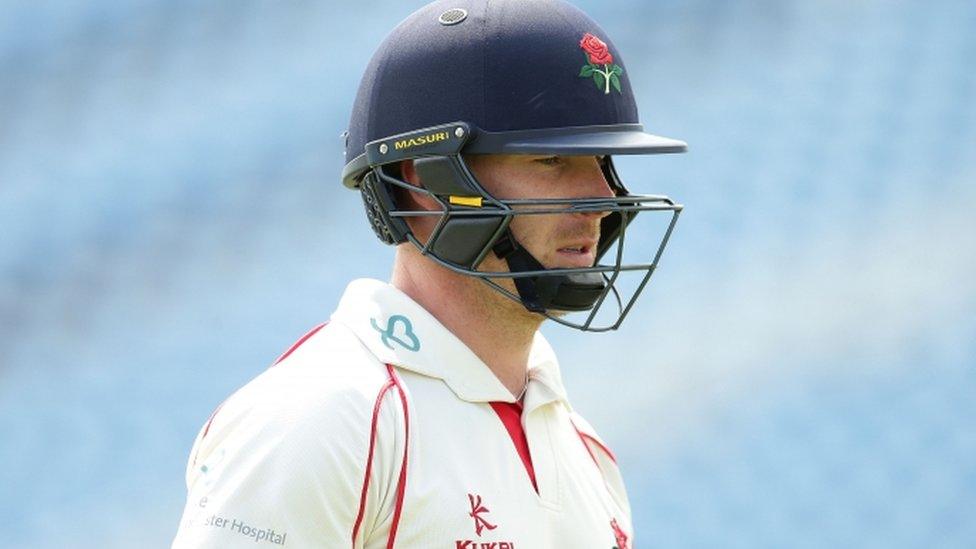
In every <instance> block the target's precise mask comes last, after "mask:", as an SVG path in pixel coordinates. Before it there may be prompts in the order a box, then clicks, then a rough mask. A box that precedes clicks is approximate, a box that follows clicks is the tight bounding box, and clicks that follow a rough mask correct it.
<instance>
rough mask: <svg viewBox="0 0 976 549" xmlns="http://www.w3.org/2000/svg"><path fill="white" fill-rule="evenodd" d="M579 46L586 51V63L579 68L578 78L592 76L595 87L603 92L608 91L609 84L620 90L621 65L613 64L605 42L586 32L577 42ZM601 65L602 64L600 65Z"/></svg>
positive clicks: (618, 91) (622, 71)
mask: <svg viewBox="0 0 976 549" xmlns="http://www.w3.org/2000/svg"><path fill="white" fill-rule="evenodd" d="M579 46H580V48H582V49H583V51H584V52H585V53H586V61H587V63H586V64H585V65H583V68H581V69H580V73H579V76H580V78H592V79H593V83H594V84H596V87H597V89H601V90H603V93H604V94H609V93H610V86H611V85H613V89H615V90H617V93H623V92H622V91H620V75H621V74H623V73H624V69H623V67H621V66H620V65H614V64H613V55H611V54H610V48H609V47H608V46H607V43H606V42H604V41H603V40H600V39H599V38H597V37H596V36H594V35H592V34H590V33H586V34H584V35H583V39H582V40H580V43H579ZM601 65H602V66H601Z"/></svg>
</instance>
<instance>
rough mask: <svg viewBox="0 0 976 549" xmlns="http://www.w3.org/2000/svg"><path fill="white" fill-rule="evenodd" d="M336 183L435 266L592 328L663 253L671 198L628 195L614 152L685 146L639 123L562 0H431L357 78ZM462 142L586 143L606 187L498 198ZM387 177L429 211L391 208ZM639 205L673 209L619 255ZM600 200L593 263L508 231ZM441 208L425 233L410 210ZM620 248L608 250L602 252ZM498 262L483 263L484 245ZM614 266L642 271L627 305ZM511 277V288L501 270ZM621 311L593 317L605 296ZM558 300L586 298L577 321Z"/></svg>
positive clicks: (524, 148)
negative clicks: (632, 256)
mask: <svg viewBox="0 0 976 549" xmlns="http://www.w3.org/2000/svg"><path fill="white" fill-rule="evenodd" d="M345 137H346V144H345V159H346V164H345V167H344V169H343V172H342V180H343V183H344V184H345V185H346V186H347V187H349V188H353V189H359V190H360V191H361V193H362V198H363V204H364V206H365V208H366V214H367V217H368V219H369V222H370V224H371V226H372V227H373V229H374V231H375V232H376V235H377V237H379V239H380V240H381V241H383V242H385V243H388V244H400V243H404V242H410V243H412V244H413V245H414V246H417V247H418V248H419V249H420V250H421V252H422V253H424V254H425V255H427V256H428V257H430V258H431V259H432V260H434V261H436V262H437V263H439V264H441V265H443V266H445V267H447V268H449V269H451V270H453V271H455V272H458V273H462V274H465V275H469V276H475V277H478V278H480V279H481V280H482V281H484V282H485V283H487V284H488V285H490V286H491V287H493V288H495V289H496V290H498V291H500V292H502V293H503V294H505V295H506V296H508V297H509V298H511V299H513V300H516V301H518V302H520V303H522V304H523V305H524V306H525V307H526V308H527V309H528V310H530V311H533V312H536V313H539V314H542V315H545V316H547V317H549V318H551V319H553V320H555V321H557V322H559V323H562V324H565V325H568V326H572V327H575V328H579V329H583V330H588V331H604V330H610V329H616V328H617V327H618V326H619V325H620V322H621V321H622V320H623V317H624V316H626V314H627V312H628V311H629V310H630V307H631V306H632V305H633V303H634V301H635V300H636V298H637V295H638V294H639V293H640V291H641V290H642V289H643V287H644V286H645V284H646V283H647V281H648V279H649V278H650V276H651V274H652V273H653V270H654V268H655V267H656V265H657V262H658V260H659V258H660V255H661V253H662V252H663V250H664V247H665V245H666V244H667V240H668V238H669V237H670V234H671V230H672V229H673V227H674V224H675V222H676V221H677V216H678V214H679V213H680V211H681V206H680V205H677V204H675V203H674V202H673V201H671V200H670V199H669V198H667V197H665V196H651V195H635V194H631V193H629V192H628V191H627V189H626V188H625V187H624V185H623V183H622V182H621V181H620V178H619V176H618V175H617V172H616V170H615V169H614V166H613V162H612V158H611V157H612V155H617V154H661V153H679V152H684V151H685V150H686V148H687V147H686V145H685V143H684V142H682V141H679V140H675V139H669V138H666V137H660V136H656V135H652V134H649V133H646V132H644V129H643V126H642V125H641V124H640V121H639V119H638V115H637V105H636V103H635V101H634V95H633V91H632V89H631V84H630V76H629V73H628V72H627V70H626V69H625V65H624V63H623V60H622V58H621V55H620V53H619V51H618V50H617V48H616V47H615V46H614V45H613V42H611V41H610V39H609V37H608V35H607V33H606V32H605V31H604V30H603V29H601V28H600V27H599V25H597V24H596V22H594V21H593V20H592V19H591V18H590V17H588V16H587V15H586V14H585V13H583V12H582V11H580V10H579V9H577V8H575V7H573V6H571V5H569V4H567V3H565V2H562V1H560V0H490V1H488V0H439V1H436V2H433V3H431V4H428V5H426V6H424V7H423V8H421V9H419V10H418V11H416V12H414V13H413V14H412V15H410V16H409V17H407V19H405V20H404V21H403V22H401V23H400V24H399V25H398V26H397V27H396V28H395V29H394V30H393V31H392V32H391V33H390V34H389V36H387V38H386V39H385V40H384V41H383V43H382V44H381V45H380V47H379V48H378V50H377V51H376V53H375V54H374V55H373V57H372V60H371V61H370V63H369V65H368V67H367V68H366V71H365V74H364V76H363V79H362V81H361V83H360V86H359V91H358V93H357V96H356V100H355V103H354V106H353V110H352V116H351V120H350V124H349V128H348V131H347V132H346V134H345ZM469 154H526V155H563V156H573V155H585V156H596V157H598V158H600V163H601V167H602V170H603V174H604V177H605V178H606V180H607V182H608V184H609V185H610V187H611V188H612V189H613V190H614V192H615V194H616V197H614V198H577V199H567V200H554V199H546V200H542V199H540V200H532V199H522V200H500V199H497V198H495V197H493V196H492V195H491V194H490V193H488V192H487V191H485V189H484V188H483V186H482V185H481V184H480V183H479V182H478V181H477V179H476V178H475V177H474V175H472V173H471V171H470V170H469V169H468V167H467V165H466V164H465V161H464V156H465V155H469ZM404 160H413V161H414V166H415V169H416V172H417V174H418V176H419V178H420V181H421V184H422V187H423V188H422V189H418V188H417V187H415V186H412V185H410V184H409V183H406V182H404V181H403V180H402V179H401V177H400V175H399V174H400V172H399V169H398V168H399V165H400V162H402V161H404ZM396 187H402V188H406V189H409V190H412V191H419V192H422V193H424V194H426V195H429V196H430V197H431V198H433V199H434V200H435V201H436V202H437V203H438V204H439V205H440V207H441V210H439V211H436V212H421V211H415V210H405V209H401V208H399V207H398V205H397V203H396V198H395V195H396V193H395V192H394V189H395V188H396ZM642 211H665V212H670V214H671V220H670V224H669V225H668V226H667V229H666V231H665V234H664V236H663V238H662V239H661V243H660V245H659V246H658V247H657V250H656V253H654V254H653V260H652V261H651V262H649V263H640V264H622V263H621V262H622V253H621V252H622V250H623V245H622V244H623V243H622V240H623V238H624V235H625V233H626V229H627V226H628V224H629V223H630V221H631V220H632V219H633V218H634V216H636V215H637V213H639V212H642ZM529 212H531V214H539V213H547V212H548V213H576V212H608V214H607V215H606V216H605V217H603V219H602V221H601V228H600V229H601V230H600V241H599V245H598V247H597V253H596V256H597V262H596V264H595V265H594V266H592V267H588V268H546V267H545V266H543V265H542V264H541V263H539V261H538V260H536V259H535V258H534V257H532V255H531V254H530V253H529V252H528V251H527V250H526V249H525V248H523V247H522V246H520V244H519V242H518V239H517V238H516V235H514V234H513V233H512V231H511V230H510V227H509V225H510V222H511V220H512V218H513V217H515V216H518V215H527V214H529ZM421 215H436V216H437V217H438V223H437V226H436V228H435V229H434V231H433V234H432V235H431V236H430V238H428V239H427V241H426V242H421V241H420V240H418V239H417V237H416V236H415V235H414V234H412V232H411V230H410V228H409V226H408V225H407V223H406V218H409V217H413V216H421ZM615 243H617V244H618V246H616V251H617V253H615V254H611V255H614V256H615V260H612V259H611V260H608V261H607V262H606V263H601V261H602V259H603V256H604V255H605V254H606V252H607V251H608V250H610V249H611V247H613V245H614V244H615ZM490 253H492V254H495V255H496V256H498V257H500V258H502V259H504V260H505V261H506V263H507V265H508V270H507V271H499V272H488V271H484V270H479V265H481V263H482V261H483V260H484V258H485V257H486V256H487V255H488V254H490ZM622 271H643V272H644V279H643V281H642V283H641V284H640V285H639V288H638V289H637V291H636V292H635V293H634V294H633V295H632V296H631V298H630V299H629V300H627V301H626V304H625V303H624V302H623V301H621V299H620V296H619V294H618V293H617V290H616V288H615V287H614V281H615V280H616V279H617V276H618V275H619V274H620V273H621V272H622ZM500 278H511V279H512V280H513V281H514V284H515V288H516V290H517V292H511V291H509V290H507V289H506V288H504V287H503V286H502V285H500V284H499V283H498V279H500ZM610 293H613V295H614V296H615V298H616V302H617V307H618V310H619V314H618V315H617V316H616V317H615V319H616V320H614V321H612V322H609V323H607V324H606V325H601V326H597V325H594V324H593V320H594V318H595V315H596V312H597V310H598V309H599V308H600V306H601V305H602V304H603V303H604V300H605V298H606V297H607V295H608V294H610ZM565 311H591V313H590V314H589V315H588V317H587V319H586V320H585V321H582V322H572V321H569V320H567V319H565V318H564V317H563V316H564V315H563V314H562V312H565Z"/></svg>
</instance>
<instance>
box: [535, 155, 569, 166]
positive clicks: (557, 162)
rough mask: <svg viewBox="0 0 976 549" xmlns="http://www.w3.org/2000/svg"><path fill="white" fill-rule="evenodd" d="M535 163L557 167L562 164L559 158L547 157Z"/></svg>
mask: <svg viewBox="0 0 976 549" xmlns="http://www.w3.org/2000/svg"><path fill="white" fill-rule="evenodd" d="M536 162H538V163H540V164H542V165H543V166H558V165H560V164H562V163H563V159H562V157H561V156H547V157H545V158H539V159H537V160H536Z"/></svg>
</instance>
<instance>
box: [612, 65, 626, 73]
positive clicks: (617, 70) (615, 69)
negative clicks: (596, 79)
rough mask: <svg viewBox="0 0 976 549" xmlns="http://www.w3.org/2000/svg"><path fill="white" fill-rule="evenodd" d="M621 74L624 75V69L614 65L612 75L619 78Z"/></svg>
mask: <svg viewBox="0 0 976 549" xmlns="http://www.w3.org/2000/svg"><path fill="white" fill-rule="evenodd" d="M623 73H624V68H623V67H621V66H620V65H614V66H613V74H616V75H617V76H620V75H621V74H623Z"/></svg>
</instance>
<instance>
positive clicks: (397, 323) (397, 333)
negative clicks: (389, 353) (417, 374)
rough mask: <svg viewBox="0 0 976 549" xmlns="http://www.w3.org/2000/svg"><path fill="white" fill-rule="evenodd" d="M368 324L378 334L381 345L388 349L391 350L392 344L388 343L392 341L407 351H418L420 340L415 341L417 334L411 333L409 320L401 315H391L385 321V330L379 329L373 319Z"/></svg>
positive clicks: (411, 325)
mask: <svg viewBox="0 0 976 549" xmlns="http://www.w3.org/2000/svg"><path fill="white" fill-rule="evenodd" d="M369 322H370V324H372V325H373V329H374V330H376V331H377V332H379V334H380V338H381V339H382V340H383V345H386V347H387V348H388V349H393V344H392V343H390V342H391V341H392V342H393V343H396V344H397V345H400V346H401V347H403V348H404V349H406V350H408V351H414V352H417V351H419V350H420V340H419V339H417V334H415V333H414V332H413V324H412V323H411V322H410V319H409V318H407V317H405V316H403V315H393V316H391V317H390V318H389V320H387V321H386V329H385V330H384V329H383V328H380V326H379V324H377V323H376V319H375V318H371V319H369Z"/></svg>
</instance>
